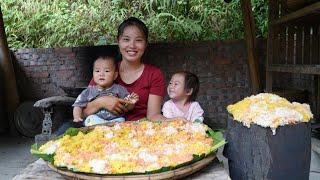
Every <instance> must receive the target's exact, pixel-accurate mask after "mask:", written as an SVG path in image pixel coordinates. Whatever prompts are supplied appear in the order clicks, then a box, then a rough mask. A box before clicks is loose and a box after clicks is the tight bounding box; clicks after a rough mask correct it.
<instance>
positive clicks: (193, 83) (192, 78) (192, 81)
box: [174, 71, 200, 102]
mask: <svg viewBox="0 0 320 180" xmlns="http://www.w3.org/2000/svg"><path fill="white" fill-rule="evenodd" d="M174 74H182V75H183V76H184V89H185V91H186V92H190V91H191V90H192V93H191V95H190V96H189V98H188V100H187V102H192V101H195V100H196V99H197V95H198V92H199V87H200V82H199V78H198V76H197V75H195V74H193V73H191V72H189V71H178V72H176V73H174Z"/></svg>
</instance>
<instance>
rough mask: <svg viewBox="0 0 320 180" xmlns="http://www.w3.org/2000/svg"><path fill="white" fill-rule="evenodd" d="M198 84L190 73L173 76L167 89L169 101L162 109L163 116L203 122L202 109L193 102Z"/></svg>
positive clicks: (183, 72) (185, 72)
mask: <svg viewBox="0 0 320 180" xmlns="http://www.w3.org/2000/svg"><path fill="white" fill-rule="evenodd" d="M199 84H200V83H199V79H198V77H197V76H196V75H195V74H193V73H191V72H188V71H180V72H176V73H175V74H173V76H172V77H171V80H170V82H169V85H168V88H167V91H168V95H169V97H170V98H171V99H170V100H169V101H167V102H165V103H164V105H163V107H162V113H163V116H165V117H166V118H177V117H181V118H184V119H186V120H189V121H191V122H194V121H195V120H197V121H200V122H203V109H202V108H201V107H200V104H199V103H198V102H196V101H195V100H196V98H197V94H198V91H199Z"/></svg>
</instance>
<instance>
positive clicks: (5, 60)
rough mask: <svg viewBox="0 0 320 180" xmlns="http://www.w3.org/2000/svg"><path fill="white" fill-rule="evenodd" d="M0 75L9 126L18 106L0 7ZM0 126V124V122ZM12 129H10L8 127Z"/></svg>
mask: <svg viewBox="0 0 320 180" xmlns="http://www.w3.org/2000/svg"><path fill="white" fill-rule="evenodd" d="M0 73H2V75H3V81H4V82H2V84H1V86H0V88H3V89H4V95H5V105H6V111H7V115H8V116H7V117H8V120H9V124H12V123H11V122H13V114H14V112H15V110H16V108H17V107H18V105H19V95H18V90H17V85H16V77H15V74H14V69H13V64H12V61H11V59H10V53H9V48H8V44H7V38H6V33H5V28H4V22H3V16H2V11H1V7H0ZM0 125H1V122H0ZM10 128H12V127H10Z"/></svg>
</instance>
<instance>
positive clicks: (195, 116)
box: [162, 99, 204, 122]
mask: <svg viewBox="0 0 320 180" xmlns="http://www.w3.org/2000/svg"><path fill="white" fill-rule="evenodd" d="M162 113H163V116H164V117H166V118H176V117H183V118H185V119H187V120H189V121H192V122H194V121H195V120H199V121H201V122H202V121H203V113H204V111H203V109H202V108H201V106H200V104H199V103H198V102H196V101H194V102H191V103H190V106H189V109H188V111H186V112H183V111H182V110H180V109H179V108H178V107H177V106H176V104H175V103H174V102H173V101H172V100H171V99H170V100H169V101H167V102H165V103H164V105H163V107H162Z"/></svg>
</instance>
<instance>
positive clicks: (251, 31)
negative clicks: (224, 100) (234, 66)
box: [241, 0, 261, 94]
mask: <svg viewBox="0 0 320 180" xmlns="http://www.w3.org/2000/svg"><path fill="white" fill-rule="evenodd" d="M241 9H242V14H243V24H244V29H245V36H246V44H247V54H248V65H249V72H250V79H251V91H252V93H254V94H257V93H258V92H260V91H261V80H260V73H259V62H258V56H257V42H256V33H255V24H254V19H253V15H252V10H251V9H252V7H251V2H250V0H241Z"/></svg>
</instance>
